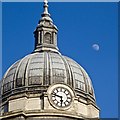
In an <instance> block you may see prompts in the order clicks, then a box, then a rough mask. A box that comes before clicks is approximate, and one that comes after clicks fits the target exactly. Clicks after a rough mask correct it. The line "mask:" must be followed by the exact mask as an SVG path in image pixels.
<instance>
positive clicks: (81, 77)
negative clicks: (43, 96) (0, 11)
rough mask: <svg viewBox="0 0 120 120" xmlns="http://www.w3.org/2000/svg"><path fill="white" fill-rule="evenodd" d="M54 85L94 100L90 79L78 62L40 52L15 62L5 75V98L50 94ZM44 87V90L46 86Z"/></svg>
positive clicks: (54, 54)
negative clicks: (22, 94) (12, 95)
mask: <svg viewBox="0 0 120 120" xmlns="http://www.w3.org/2000/svg"><path fill="white" fill-rule="evenodd" d="M53 83H65V84H68V85H70V86H71V87H72V88H73V89H74V90H75V91H76V94H78V95H79V94H83V95H85V96H87V95H89V96H91V98H92V100H95V99H94V98H95V97H94V92H93V87H92V83H91V80H90V77H89V76H88V74H87V73H86V71H85V70H84V69H83V68H82V67H81V66H80V65H79V64H78V63H76V62H75V61H74V60H72V59H70V58H68V57H66V56H62V55H61V54H59V53H54V52H45V51H44V52H36V53H32V54H29V55H27V56H25V57H24V58H22V59H21V60H19V61H17V62H16V63H14V64H13V65H12V66H11V67H10V68H9V69H8V70H7V72H6V73H5V75H4V77H3V82H2V95H3V96H6V95H10V94H15V93H18V92H22V91H33V90H35V91H42V90H43V91H46V90H47V88H48V87H49V86H50V85H51V84H53ZM43 86H44V87H43Z"/></svg>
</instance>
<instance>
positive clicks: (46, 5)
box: [43, 0, 50, 16]
mask: <svg viewBox="0 0 120 120" xmlns="http://www.w3.org/2000/svg"><path fill="white" fill-rule="evenodd" d="M43 15H49V16H50V14H49V13H48V0H44V12H43Z"/></svg>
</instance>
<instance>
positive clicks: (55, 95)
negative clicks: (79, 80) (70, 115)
mask: <svg viewBox="0 0 120 120" xmlns="http://www.w3.org/2000/svg"><path fill="white" fill-rule="evenodd" d="M51 100H52V102H53V104H54V105H55V106H57V107H61V108H64V107H67V106H69V105H70V104H71V102H72V95H71V93H70V92H69V90H68V89H66V88H64V87H57V88H55V89H53V91H52V93H51Z"/></svg>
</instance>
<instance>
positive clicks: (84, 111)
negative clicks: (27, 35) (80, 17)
mask: <svg viewBox="0 0 120 120" xmlns="http://www.w3.org/2000/svg"><path fill="white" fill-rule="evenodd" d="M57 32H58V29H57V27H56V26H55V25H54V24H53V20H52V19H51V18H50V14H49V13H48V4H47V0H44V12H43V14H42V18H41V19H40V20H39V23H38V25H37V27H36V29H35V31H34V37H35V48H34V51H33V52H32V53H31V54H28V55H27V56H25V57H24V58H22V59H20V60H18V61H17V62H15V63H14V64H13V65H12V66H11V67H10V68H9V69H8V70H7V72H6V73H5V75H4V76H3V78H2V81H1V84H0V86H1V94H0V100H1V104H0V106H1V107H0V114H1V115H3V116H2V118H3V120H4V118H5V120H6V119H7V120H11V118H15V119H20V118H24V120H26V119H27V120H34V119H36V118H38V119H39V120H47V119H46V117H48V119H49V118H51V117H53V118H56V119H61V120H66V118H68V119H69V118H70V119H71V120H76V119H78V118H80V120H81V118H82V119H86V118H98V117H99V108H98V107H97V105H96V100H95V95H94V90H93V86H92V82H91V79H90V77H89V76H88V74H87V72H86V71H85V70H84V69H83V68H82V67H81V65H79V64H78V63H77V62H75V61H74V60H72V59H71V58H69V57H66V56H63V55H62V54H61V53H60V51H59V49H58V47H57ZM11 116H12V117H11ZM65 117H66V118H65ZM43 118H44V119H43Z"/></svg>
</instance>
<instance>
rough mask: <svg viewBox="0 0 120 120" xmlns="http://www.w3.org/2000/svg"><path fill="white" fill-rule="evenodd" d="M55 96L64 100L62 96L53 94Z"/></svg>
mask: <svg viewBox="0 0 120 120" xmlns="http://www.w3.org/2000/svg"><path fill="white" fill-rule="evenodd" d="M53 95H55V96H57V97H60V98H62V96H60V95H57V94H53Z"/></svg>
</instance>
